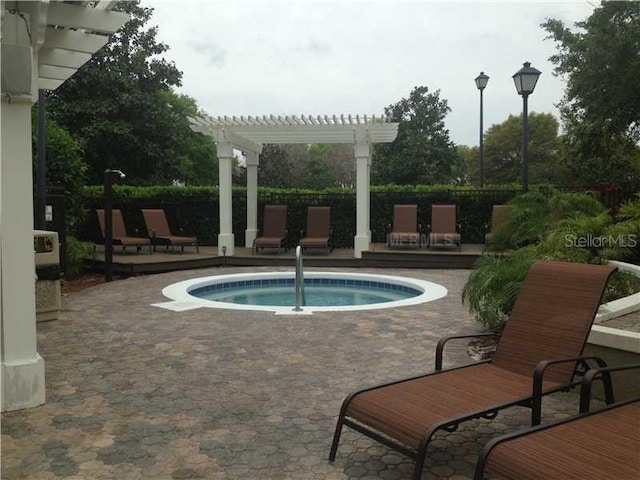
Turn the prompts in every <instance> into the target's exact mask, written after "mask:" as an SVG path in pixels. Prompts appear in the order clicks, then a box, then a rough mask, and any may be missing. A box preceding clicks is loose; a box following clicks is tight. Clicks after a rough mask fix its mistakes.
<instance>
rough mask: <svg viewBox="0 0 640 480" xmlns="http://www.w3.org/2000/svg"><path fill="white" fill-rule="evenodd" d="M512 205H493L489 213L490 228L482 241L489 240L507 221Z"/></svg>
mask: <svg viewBox="0 0 640 480" xmlns="http://www.w3.org/2000/svg"><path fill="white" fill-rule="evenodd" d="M512 210H513V207H511V205H494V206H493V210H492V213H491V230H490V231H489V233H487V234H486V235H485V236H484V243H485V244H488V243H489V242H491V238H492V237H493V236H494V235H495V234H496V233H498V232H500V230H502V229H503V228H504V226H505V225H506V224H507V223H508V222H509V219H510V218H511V212H512Z"/></svg>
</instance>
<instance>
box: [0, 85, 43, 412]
mask: <svg viewBox="0 0 640 480" xmlns="http://www.w3.org/2000/svg"><path fill="white" fill-rule="evenodd" d="M1 105H2V118H1V120H2V123H1V125H2V127H1V131H2V133H1V141H2V143H1V145H2V157H1V160H0V208H1V209H2V216H0V232H1V235H0V237H1V239H0V256H1V262H0V283H1V284H2V289H1V295H2V301H1V303H0V304H1V315H0V325H1V329H2V332H1V335H0V338H1V342H2V343H1V349H0V350H1V351H2V352H1V356H2V410H3V411H7V410H18V409H22V408H29V407H35V406H37V405H41V404H43V403H44V402H45V378H44V360H43V359H42V357H41V356H40V355H39V354H38V352H37V351H36V347H37V346H36V300H35V257H34V249H33V196H32V192H33V179H32V176H31V169H32V168H31V105H32V98H31V97H29V96H13V97H5V96H4V95H3V96H2V104H1Z"/></svg>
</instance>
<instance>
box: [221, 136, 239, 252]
mask: <svg viewBox="0 0 640 480" xmlns="http://www.w3.org/2000/svg"><path fill="white" fill-rule="evenodd" d="M217 151H218V168H219V173H220V174H219V180H218V183H219V195H220V233H219V234H218V255H220V256H222V255H226V256H227V257H230V256H232V255H234V245H235V236H234V234H233V208H232V203H233V197H232V186H233V178H232V172H233V163H234V158H233V145H232V144H231V143H229V142H226V141H218V144H217Z"/></svg>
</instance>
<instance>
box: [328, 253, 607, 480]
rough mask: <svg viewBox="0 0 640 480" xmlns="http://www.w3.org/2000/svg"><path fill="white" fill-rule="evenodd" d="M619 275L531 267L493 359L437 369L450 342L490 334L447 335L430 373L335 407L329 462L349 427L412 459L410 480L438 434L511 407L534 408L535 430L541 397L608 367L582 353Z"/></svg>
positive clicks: (590, 268) (602, 268) (558, 265)
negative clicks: (590, 367)
mask: <svg viewBox="0 0 640 480" xmlns="http://www.w3.org/2000/svg"><path fill="white" fill-rule="evenodd" d="M616 270H617V269H616V267H613V266H609V265H586V264H575V263H565V262H553V261H539V262H536V263H535V264H534V265H533V266H532V267H531V268H530V270H529V273H528V274H527V277H526V279H525V281H524V282H523V284H522V287H521V290H520V294H519V295H518V298H517V300H516V303H515V305H514V308H513V311H512V313H511V318H510V319H509V321H508V322H507V323H506V326H505V329H504V331H503V333H502V336H501V338H500V341H499V343H498V347H497V350H496V352H495V354H494V356H493V358H492V359H491V360H487V361H483V362H479V363H476V364H472V365H468V366H463V367H456V368H451V369H448V370H442V356H443V351H444V347H445V345H446V343H448V342H449V341H450V340H452V339H461V338H472V337H477V336H487V335H491V334H480V335H457V336H452V337H446V338H443V339H441V340H440V342H439V343H438V345H437V347H436V371H435V372H432V373H429V374H426V375H419V376H415V377H411V378H407V379H403V380H399V381H395V382H391V383H386V384H382V385H377V386H374V387H370V388H366V389H364V390H360V391H357V392H354V393H352V394H350V395H349V396H347V398H346V399H345V400H344V402H343V404H342V408H341V409H340V413H339V416H338V420H337V423H336V429H335V433H334V437H333V442H332V445H331V450H330V453H329V460H330V461H334V460H335V457H336V453H337V449H338V444H339V441H340V435H341V432H342V428H343V426H345V425H346V426H348V427H351V428H352V429H354V430H356V431H358V432H360V433H363V434H364V435H367V436H369V437H370V438H373V439H375V440H377V441H379V442H380V443H383V444H384V445H387V446H388V447H390V448H392V449H394V450H396V451H398V452H400V453H403V454H404V455H406V456H408V457H410V458H412V459H413V460H415V462H416V463H415V468H414V474H413V478H414V480H419V479H420V476H421V473H422V469H423V466H424V461H425V456H426V453H427V447H428V446H429V443H430V441H431V439H432V437H433V435H434V434H435V433H436V432H437V431H440V430H444V431H446V432H453V431H455V430H456V429H457V428H458V426H459V425H460V424H461V423H462V422H466V421H468V420H472V419H478V418H486V419H493V418H495V417H496V416H497V414H498V412H499V411H500V410H502V409H504V408H508V407H511V406H515V405H521V406H526V407H529V408H531V424H532V425H537V424H539V423H540V419H541V412H542V397H543V396H545V395H548V394H550V393H554V392H558V391H561V390H569V389H570V388H572V387H574V386H575V385H576V384H577V383H578V382H576V381H574V375H576V374H578V373H581V372H580V371H579V370H578V366H579V365H580V366H584V365H585V364H586V362H587V361H589V360H592V361H594V362H596V363H597V365H598V366H600V367H604V366H606V364H605V362H604V361H603V360H601V359H600V358H598V357H591V356H589V357H587V356H582V350H583V348H584V344H585V343H586V339H587V336H588V333H589V330H590V328H591V324H592V323H593V320H594V318H595V314H596V312H597V309H598V306H599V304H600V300H601V297H602V294H603V291H604V288H605V285H606V283H607V281H608V279H609V277H610V275H611V274H612V273H613V272H615V271H616ZM543 299H544V301H542V300H543ZM558 332H561V333H562V335H558ZM560 340H564V341H560ZM462 393H466V396H464V395H462ZM463 397H464V398H463ZM469 397H471V398H469Z"/></svg>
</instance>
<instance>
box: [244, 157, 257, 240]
mask: <svg viewBox="0 0 640 480" xmlns="http://www.w3.org/2000/svg"><path fill="white" fill-rule="evenodd" d="M246 156H247V229H246V230H245V232H244V239H245V240H244V246H245V247H247V248H252V247H253V242H254V240H255V239H256V237H257V236H258V163H259V155H258V153H257V152H247V153H246Z"/></svg>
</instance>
